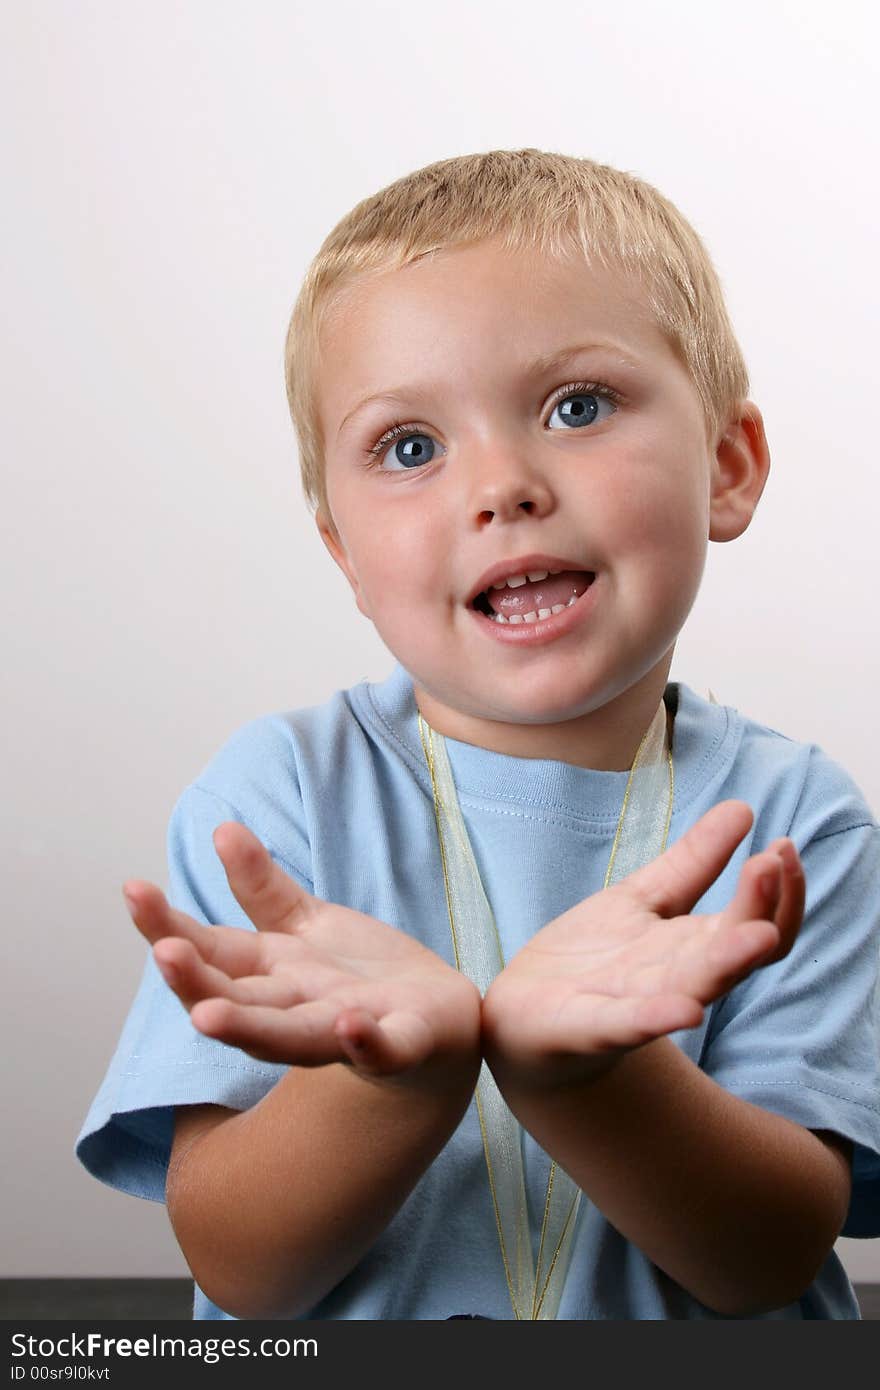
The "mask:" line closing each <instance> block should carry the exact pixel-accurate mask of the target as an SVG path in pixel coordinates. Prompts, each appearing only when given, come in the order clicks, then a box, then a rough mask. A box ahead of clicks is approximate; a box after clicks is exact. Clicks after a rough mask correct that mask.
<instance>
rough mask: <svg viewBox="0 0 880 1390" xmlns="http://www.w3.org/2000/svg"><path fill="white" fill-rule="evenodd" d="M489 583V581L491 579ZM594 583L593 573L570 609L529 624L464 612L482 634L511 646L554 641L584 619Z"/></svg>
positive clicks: (474, 611)
mask: <svg viewBox="0 0 880 1390" xmlns="http://www.w3.org/2000/svg"><path fill="white" fill-rule="evenodd" d="M554 564H555V562H554ZM568 568H571V569H577V568H578V566H576V565H571V566H568ZM519 573H521V571H520V570H505V571H504V573H503V574H502V575H499V576H498V577H499V578H504V577H505V576H506V575H508V574H519ZM590 573H591V574H592V573H593V571H592V570H591V571H590ZM489 582H490V583H491V580H490V581H489ZM598 586H599V575H598V574H597V575H596V576H595V578H594V579H593V582H592V583H591V584H590V585H589V587H588V588H587V589H585V590H584V592H583V593H582V594H581V596H580V598H579V599H577V600H576V601H575V602H574V603H573V604H572V605H571V607H570V608H563V610H562V612H561V613H552V614H551V615H550V617H549V618H538V619H537V620H536V621H535V622H533V623H496V622H495V620H494V619H493V618H487V617H486V614H485V613H481V612H480V610H479V609H478V608H471V607H469V608H468V612H469V613H470V615H471V617H472V618H473V619H474V621H475V622H476V623H479V625H480V628H481V630H482V631H483V633H484V635H485V636H486V637H493V638H494V639H495V641H496V642H508V643H510V644H511V645H513V646H526V647H534V646H541V644H542V643H544V642H555V641H556V639H557V637H564V636H565V634H566V633H568V632H571V631H573V629H574V628H576V627H580V625H581V623H583V622H586V620H587V619H588V618H589V617H590V614H591V613H592V611H593V609H594V608H595V606H596V589H597V588H598ZM477 593H482V590H481V589H478V590H477Z"/></svg>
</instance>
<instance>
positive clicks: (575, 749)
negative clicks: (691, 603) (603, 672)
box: [413, 651, 673, 772]
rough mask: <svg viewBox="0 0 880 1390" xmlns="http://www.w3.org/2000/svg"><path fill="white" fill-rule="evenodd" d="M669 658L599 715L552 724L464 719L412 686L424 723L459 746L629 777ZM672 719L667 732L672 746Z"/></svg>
mask: <svg viewBox="0 0 880 1390" xmlns="http://www.w3.org/2000/svg"><path fill="white" fill-rule="evenodd" d="M671 665H672V652H671V651H670V652H668V653H667V655H666V656H665V657H664V658H663V660H662V661H661V662H660V663H659V664H658V665H657V666H655V667H654V668H653V669H652V670H651V671H649V672H648V674H647V676H644V677H643V678H642V679H641V680H640V681H638V682H637V683H636V684H635V685H633V686H631V687H630V688H629V689H628V690H625V691H623V692H622V693H621V694H619V695H617V696H615V697H614V698H613V699H611V700H609V701H607V702H606V703H605V704H603V705H601V706H599V707H598V708H597V709H594V710H591V711H589V712H588V713H586V714H580V715H577V716H575V718H573V719H565V720H562V721H560V722H558V723H554V724H511V723H507V722H505V721H503V720H493V719H483V718H480V717H478V716H475V715H471V714H466V713H463V712H462V711H461V710H457V709H453V708H452V707H451V706H449V705H447V704H444V703H442V702H441V701H439V700H436V699H435V698H434V696H433V695H430V694H429V693H428V692H427V691H426V690H424V689H423V688H422V687H421V686H419V685H417V684H415V683H414V684H413V689H414V692H415V697H416V704H417V705H418V708H419V712H420V714H421V716H422V718H423V719H424V720H425V721H426V723H428V724H429V725H430V726H431V728H432V729H435V730H436V731H437V733H440V734H444V735H445V736H446V737H447V738H452V739H456V740H457V741H458V742H460V743H470V744H473V745H475V746H476V747H478V748H487V749H489V750H490V751H491V752H494V753H507V754H510V755H511V756H512V757H515V758H550V759H553V760H555V761H557V762H563V763H572V764H573V765H574V766H575V767H585V768H592V769H593V770H595V771H597V772H628V771H629V769H630V768H631V767H632V764H633V761H634V759H635V756H636V753H637V752H638V748H639V744H640V743H641V741H642V738H643V737H644V735H645V733H646V731H647V729H648V727H649V725H650V723H651V720H652V719H653V718H654V715H655V713H656V711H657V706H658V704H659V703H660V700H661V699H662V697H663V692H664V690H665V689H666V682H667V679H668V676H669V668H670V666H671ZM672 725H673V718H672V714H671V713H668V714H667V729H668V733H669V742H670V746H671V744H672Z"/></svg>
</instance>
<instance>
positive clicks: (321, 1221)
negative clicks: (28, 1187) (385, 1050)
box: [168, 1055, 479, 1318]
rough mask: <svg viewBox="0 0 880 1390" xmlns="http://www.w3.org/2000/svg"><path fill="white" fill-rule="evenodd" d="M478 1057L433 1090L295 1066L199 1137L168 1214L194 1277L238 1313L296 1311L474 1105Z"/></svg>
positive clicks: (383, 1221)
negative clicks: (258, 1098)
mask: <svg viewBox="0 0 880 1390" xmlns="http://www.w3.org/2000/svg"><path fill="white" fill-rule="evenodd" d="M478 1071H479V1057H478V1055H475V1056H474V1058H473V1059H471V1060H466V1061H461V1062H456V1063H454V1064H453V1063H450V1064H449V1066H448V1068H447V1069H446V1071H445V1073H444V1078H443V1080H442V1082H438V1083H437V1084H434V1085H432V1086H431V1087H430V1088H429V1087H424V1086H423V1087H417V1086H410V1087H407V1086H404V1085H394V1084H389V1083H388V1082H387V1081H382V1082H373V1081H369V1080H364V1079H363V1078H361V1077H359V1076H358V1075H357V1074H356V1073H354V1072H353V1070H352V1069H351V1068H349V1067H346V1066H344V1065H342V1064H335V1065H331V1066H325V1067H320V1068H299V1067H294V1068H291V1070H290V1071H289V1072H288V1073H287V1074H286V1075H285V1076H284V1077H283V1078H282V1080H281V1081H279V1082H278V1084H277V1085H276V1086H275V1087H274V1088H273V1089H272V1091H270V1092H269V1094H268V1095H267V1096H265V1097H264V1098H263V1099H262V1100H261V1101H260V1102H259V1103H258V1104H257V1105H255V1106H254V1107H253V1108H252V1109H250V1110H246V1111H242V1112H241V1113H240V1114H237V1115H234V1116H231V1117H229V1118H227V1119H225V1120H223V1121H222V1123H220V1124H218V1125H215V1126H214V1127H213V1128H211V1129H210V1130H209V1131H207V1132H205V1133H203V1134H201V1135H200V1136H199V1137H198V1138H197V1140H196V1141H195V1143H193V1144H192V1145H191V1147H190V1148H189V1149H188V1150H187V1151H186V1153H185V1154H184V1156H183V1160H182V1162H181V1164H180V1167H179V1168H178V1170H177V1171H176V1173H175V1175H174V1182H173V1186H169V1192H168V1211H169V1216H170V1218H171V1221H172V1224H173V1226H174V1230H175V1234H176V1236H177V1238H178V1241H179V1243H180V1246H181V1249H182V1250H183V1253H184V1255H185V1257H186V1259H187V1262H188V1264H189V1266H190V1269H191V1270H192V1272H193V1276H194V1278H195V1279H196V1281H197V1283H198V1284H199V1286H200V1287H201V1288H202V1289H203V1290H204V1292H205V1293H206V1294H207V1295H208V1297H209V1298H211V1299H212V1301H213V1302H215V1303H217V1305H218V1306H219V1307H221V1308H222V1309H223V1310H224V1311H225V1312H228V1313H232V1314H233V1315H234V1316H236V1317H240V1318H296V1317H302V1316H304V1315H305V1313H306V1312H307V1311H308V1309H309V1308H311V1307H312V1306H313V1305H314V1304H315V1303H316V1302H318V1301H319V1300H320V1299H321V1298H322V1297H323V1296H324V1295H325V1294H326V1293H328V1292H329V1291H330V1289H332V1288H333V1287H334V1286H335V1285H336V1284H337V1283H338V1282H339V1281H340V1279H342V1278H343V1277H344V1276H345V1275H346V1274H347V1273H348V1272H349V1271H350V1270H351V1269H352V1268H353V1267H354V1265H355V1264H356V1263H357V1262H358V1260H359V1259H360V1258H361V1256H362V1255H363V1254H364V1253H365V1252H366V1251H367V1250H368V1249H369V1248H370V1246H371V1245H372V1244H373V1243H374V1242H375V1240H376V1239H377V1237H378V1236H379V1235H380V1234H381V1233H382V1231H383V1230H384V1229H385V1227H386V1226H387V1225H388V1223H389V1222H390V1221H391V1219H392V1217H393V1216H394V1215H395V1213H396V1212H397V1211H398V1209H399V1208H400V1207H401V1205H402V1204H403V1202H404V1201H405V1199H406V1198H407V1196H408V1195H409V1193H410V1192H411V1191H412V1189H413V1187H414V1186H415V1185H416V1183H417V1182H418V1180H419V1178H420V1177H421V1175H422V1174H423V1173H424V1171H425V1169H426V1168H427V1167H428V1166H429V1164H430V1163H431V1162H432V1161H433V1159H434V1158H435V1157H436V1156H437V1154H438V1153H439V1152H440V1150H441V1149H442V1148H443V1147H444V1145H445V1144H446V1142H447V1140H448V1138H449V1137H450V1135H451V1134H452V1132H453V1131H454V1130H455V1128H456V1126H457V1125H458V1123H459V1121H460V1120H461V1117H462V1115H463V1114H464V1112H465V1110H466V1109H467V1105H468V1102H469V1100H470V1096H471V1094H472V1091H473V1088H474V1085H475V1084H476V1079H477V1075H478Z"/></svg>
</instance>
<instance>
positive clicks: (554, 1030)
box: [541, 994, 703, 1054]
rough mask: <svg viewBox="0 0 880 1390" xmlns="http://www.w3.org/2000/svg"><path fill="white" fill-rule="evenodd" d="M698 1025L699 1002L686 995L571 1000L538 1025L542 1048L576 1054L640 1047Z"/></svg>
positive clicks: (580, 996) (590, 996)
mask: <svg viewBox="0 0 880 1390" xmlns="http://www.w3.org/2000/svg"><path fill="white" fill-rule="evenodd" d="M702 1019H703V1008H702V1006H701V1005H700V1003H699V1001H698V1000H696V999H693V998H691V997H690V996H688V995H686V994H665V995H650V996H647V997H645V996H632V995H630V996H627V997H625V998H616V997H615V996H613V995H606V994H575V995H572V996H571V997H570V998H569V999H567V1000H566V1001H565V1003H564V1004H563V1005H562V1007H561V1008H560V1009H559V1010H558V1012H557V1013H556V1016H555V1017H554V1018H552V1019H545V1020H542V1024H541V1046H542V1048H544V1047H547V1046H549V1047H550V1048H552V1049H557V1050H560V1051H564V1052H574V1053H576V1054H578V1053H579V1054H589V1053H603V1052H609V1051H613V1050H614V1049H615V1048H632V1047H640V1046H641V1045H642V1044H643V1043H646V1042H651V1041H653V1040H654V1039H655V1038H661V1037H665V1036H666V1035H667V1034H668V1033H674V1032H676V1031H677V1030H678V1029H680V1028H696V1027H697V1025H698V1024H699V1023H701V1022H702Z"/></svg>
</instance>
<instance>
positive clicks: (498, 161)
mask: <svg viewBox="0 0 880 1390" xmlns="http://www.w3.org/2000/svg"><path fill="white" fill-rule="evenodd" d="M490 238H499V239H500V241H501V244H502V246H503V248H504V249H505V250H511V251H520V250H527V249H529V250H536V251H539V252H540V253H541V254H543V255H545V256H548V257H553V258H556V259H564V258H568V257H570V256H572V255H576V256H579V257H581V258H582V260H583V262H584V264H586V265H587V266H591V265H592V264H593V262H594V260H595V261H596V262H598V264H599V265H601V266H604V267H605V268H607V269H609V270H612V271H613V270H618V271H622V272H624V274H628V275H632V276H635V277H637V278H638V280H639V282H640V283H641V285H642V286H643V288H644V292H645V295H646V298H647V301H648V304H649V307H650V310H651V313H652V314H653V316H654V318H655V320H656V322H657V324H658V326H659V327H660V329H661V330H662V332H663V333H664V334H665V335H666V337H667V339H668V341H669V342H670V343H671V344H672V346H673V347H674V349H675V350H676V351H677V352H678V353H679V355H680V357H681V359H682V361H683V362H684V364H685V366H686V367H687V369H688V370H689V372H690V374H691V377H692V378H693V381H694V384H695V386H696V389H697V391H698V393H699V396H700V399H701V402H702V407H703V416H704V419H705V423H706V432H707V438H709V439H713V438H714V437H715V436H716V435H717V434H718V433H719V432H721V431H723V430H724V428H725V426H726V425H727V423H728V420H729V418H730V417H731V415H732V413H733V411H734V410H735V408H736V406H737V404H738V403H739V402H740V401H741V400H743V399H744V398H745V397H746V396H747V394H748V389H749V379H748V372H747V370H746V365H745V362H744V359H743V355H742V352H741V351H740V348H739V344H738V343H737V341H736V338H735V336H734V333H733V328H732V326H731V323H730V319H729V318H728V315H727V309H726V307H725V303H724V296H723V294H722V290H721V285H720V282H719V279H718V275H717V273H716V271H715V268H714V266H713V265H712V262H711V260H710V258H709V254H708V252H707V250H706V248H705V246H704V245H703V243H702V241H701V240H700V238H699V236H698V235H697V233H696V232H695V230H694V229H693V227H692V226H691V225H690V223H689V222H687V221H686V220H685V218H684V217H683V216H682V214H681V213H680V212H679V211H678V209H677V208H676V207H675V206H674V204H673V203H671V202H670V201H669V200H668V199H667V198H665V197H664V196H663V194H662V193H660V192H658V190H657V189H656V188H654V187H652V186H651V184H648V183H645V182H644V180H643V179H639V178H637V177H636V176H635V175H634V174H630V173H625V172H623V171H622V170H620V169H615V168H612V167H611V166H610V165H608V164H597V163H595V162H594V161H593V160H591V159H579V158H575V157H574V156H572V155H565V154H556V153H549V152H546V151H544V150H534V149H524V150H490V151H488V152H487V153H484V154H470V155H460V156H458V157H456V158H453V159H442V160H439V161H438V162H437V163H434V164H428V165H426V166H425V167H424V168H423V169H417V170H415V172H414V173H411V174H407V175H406V176H405V177H403V178H400V179H397V180H396V181H395V182H394V183H391V184H389V185H388V186H387V187H386V188H382V189H380V190H379V192H378V193H374V194H373V195H372V196H371V197H369V198H365V199H363V201H362V202H360V203H357V204H356V206H355V207H353V208H352V209H351V211H350V212H348V213H347V214H346V215H345V216H344V217H343V218H342V220H341V221H340V222H338V223H337V224H336V226H335V227H334V228H333V230H332V231H331V232H330V233H329V234H328V236H327V237H326V238H325V239H324V241H323V243H322V245H321V247H320V249H319V250H318V253H317V255H316V256H315V257H314V259H313V261H312V263H311V265H310V266H309V268H308V271H307V273H306V276H305V279H304V280H303V284H302V287H301V289H300V292H299V295H298V297H297V300H296V303H295V305H294V308H293V312H292V314H291V317H290V323H289V326H288V330H287V338H286V342H285V350H284V377H285V385H286V388H287V400H288V405H289V407H290V415H291V419H292V421H293V426H294V430H295V432H296V436H297V441H298V444H299V456H300V470H301V475H302V486H303V492H304V494H305V497H306V499H307V501H308V502H309V503H310V504H311V505H312V506H313V507H315V508H317V507H321V508H322V510H323V511H325V512H326V514H327V516H328V519H330V520H331V521H332V518H331V517H330V509H329V506H328V504H327V495H326V491H325V481H324V441H323V439H322V435H321V427H320V421H319V416H318V410H317V389H316V388H317V381H318V373H319V371H320V361H321V331H322V327H323V325H324V324H325V322H326V320H327V317H328V315H329V314H330V313H332V311H333V308H334V306H335V305H336V304H337V303H338V302H339V299H340V296H341V295H342V293H343V292H344V291H345V290H347V289H348V288H350V287H351V286H352V285H353V284H354V283H355V282H356V281H358V280H362V279H365V278H367V277H369V276H370V275H375V274H382V273H384V272H386V271H390V270H396V269H400V268H401V267H403V266H405V265H408V264H410V263H411V262H412V261H415V260H417V259H419V257H421V256H425V255H428V254H429V253H430V252H432V251H435V250H444V249H447V248H452V247H459V246H464V245H467V244H473V243H475V242H480V241H485V240H488V239H490Z"/></svg>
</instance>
